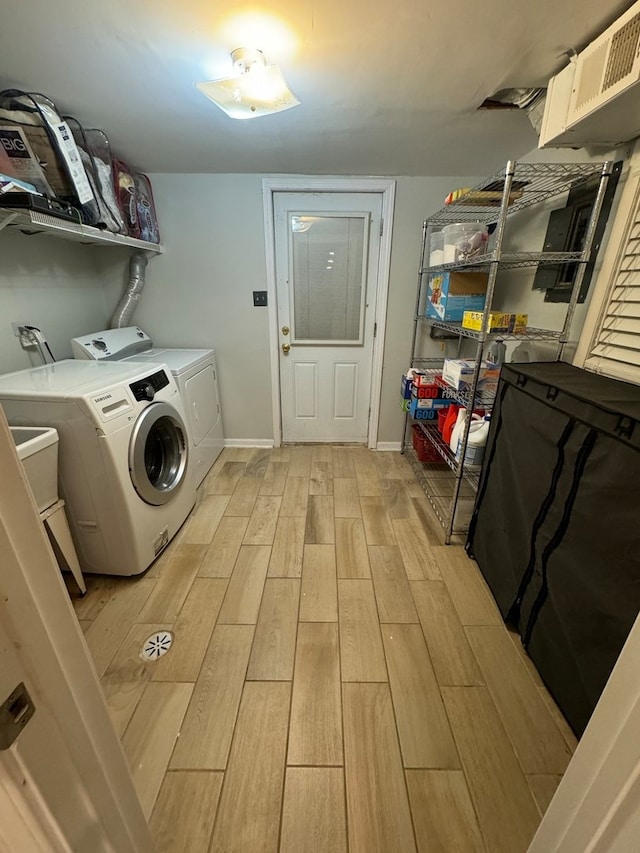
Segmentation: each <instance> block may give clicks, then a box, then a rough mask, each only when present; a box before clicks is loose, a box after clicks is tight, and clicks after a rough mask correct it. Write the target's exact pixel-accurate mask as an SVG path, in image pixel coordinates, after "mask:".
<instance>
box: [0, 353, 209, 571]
mask: <svg viewBox="0 0 640 853" xmlns="http://www.w3.org/2000/svg"><path fill="white" fill-rule="evenodd" d="M0 404H1V405H2V407H3V408H4V410H5V414H6V416H7V420H8V421H9V423H10V424H12V425H14V426H26V425H28V426H52V427H55V428H56V429H57V431H58V436H59V456H58V466H59V485H60V492H61V495H62V497H63V498H64V500H65V502H66V506H67V509H68V511H69V523H70V526H71V532H72V536H73V539H74V543H75V546H76V550H77V552H78V559H79V561H80V565H81V567H82V570H83V571H84V572H93V573H100V574H108V575H135V574H139V573H140V572H142V571H144V570H145V569H146V568H147V567H148V566H149V565H150V564H151V563H152V562H153V560H154V559H155V558H156V557H157V556H158V555H159V554H160V552H161V551H162V550H163V549H164V548H165V546H166V545H167V544H168V542H169V541H170V540H171V539H172V537H173V536H174V535H175V534H176V533H177V531H178V529H179V528H180V526H181V525H182V523H183V522H184V521H185V519H186V518H187V516H188V515H189V512H190V511H191V509H192V507H193V505H194V503H195V488H194V486H193V480H192V479H191V478H190V477H189V476H188V469H189V446H188V439H187V430H186V426H185V414H184V410H183V406H182V400H181V397H180V393H179V391H178V387H177V385H176V383H175V380H174V379H173V376H172V375H171V371H170V370H169V369H168V368H167V367H166V366H165V365H157V364H154V365H142V364H138V363H136V364H133V363H131V364H129V363H126V364H125V363H122V362H118V363H115V364H113V363H105V362H98V361H74V360H71V359H68V360H66V361H59V362H55V363H53V364H47V365H43V366H42V367H35V368H31V369H29V370H20V371H17V372H16V373H8V374H5V375H3V376H0Z"/></svg>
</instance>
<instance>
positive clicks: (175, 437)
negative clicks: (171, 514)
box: [129, 403, 188, 506]
mask: <svg viewBox="0 0 640 853" xmlns="http://www.w3.org/2000/svg"><path fill="white" fill-rule="evenodd" d="M187 447H188V443H187V431H186V429H185V425H184V422H183V420H182V418H181V417H180V415H179V414H178V412H177V411H176V409H174V408H173V406H170V405H169V404H168V403H152V404H151V405H150V406H147V408H146V409H145V410H144V411H143V412H142V413H141V414H140V416H139V417H138V420H137V421H136V423H135V426H134V428H133V431H132V434H131V441H130V443H129V472H130V474H131V482H132V483H133V485H134V488H135V490H136V492H137V493H138V494H139V495H140V497H141V498H142V500H143V501H145V502H146V503H148V504H152V505H153V506H161V505H162V504H166V503H169V501H170V500H171V499H172V498H173V497H174V496H175V494H176V492H177V491H178V489H179V488H180V486H181V485H182V483H183V482H184V479H185V477H186V473H187V456H188V450H187Z"/></svg>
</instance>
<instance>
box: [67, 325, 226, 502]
mask: <svg viewBox="0 0 640 853" xmlns="http://www.w3.org/2000/svg"><path fill="white" fill-rule="evenodd" d="M71 346H72V348H73V355H74V358H77V359H96V360H99V361H129V362H139V363H147V364H152V363H153V364H156V363H162V364H166V365H167V366H168V367H169V369H170V370H171V372H172V374H173V376H174V379H175V380H176V383H177V385H178V388H179V390H180V394H181V396H182V401H183V405H184V409H185V415H186V425H187V435H188V437H189V444H190V452H191V461H190V472H191V477H192V480H193V483H194V485H195V486H196V487H197V486H199V485H200V483H201V482H202V480H204V478H205V476H206V475H207V473H208V472H209V470H210V468H211V466H212V465H213V463H214V462H215V461H216V459H217V458H218V456H219V455H220V453H221V451H222V448H223V447H224V435H223V432H222V414H221V411H220V399H219V396H218V376H217V369H216V357H215V351H214V350H206V349H172V348H166V349H165V348H160V347H154V346H153V342H152V340H151V338H150V337H149V336H148V335H147V334H145V333H144V332H143V331H142V329H140V328H138V327H137V326H129V327H126V328H122V329H107V330H105V331H103V332H94V333H92V334H89V335H84V336H83V337H80V338H74V339H73V340H72V341H71Z"/></svg>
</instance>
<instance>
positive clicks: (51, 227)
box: [0, 208, 164, 254]
mask: <svg viewBox="0 0 640 853" xmlns="http://www.w3.org/2000/svg"><path fill="white" fill-rule="evenodd" d="M4 228H16V229H18V230H19V231H22V232H24V233H26V234H49V235H50V236H53V237H59V238H60V239H62V240H71V241H73V242H76V243H85V244H88V245H91V246H121V247H123V248H128V249H137V250H138V251H143V252H153V253H154V254H161V253H162V252H164V246H163V245H162V244H161V243H148V242H147V241H146V240H136V239H135V238H133V237H125V236H124V235H123V234H112V233H111V232H110V231H102V230H100V229H99V228H92V227H91V226H89V225H81V224H80V223H76V222H68V221H66V220H65V219H59V218H58V217H56V216H51V215H49V214H46V213H39V212H38V211H34V210H10V209H8V208H2V209H1V210H0V231H2V230H3V229H4Z"/></svg>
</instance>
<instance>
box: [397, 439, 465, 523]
mask: <svg viewBox="0 0 640 853" xmlns="http://www.w3.org/2000/svg"><path fill="white" fill-rule="evenodd" d="M405 456H406V458H407V459H408V460H409V462H410V463H411V467H412V469H413V472H414V474H415V476H416V479H417V480H418V482H419V483H420V485H421V486H422V489H423V491H424V493H425V496H426V497H427V499H428V501H429V503H430V505H431V508H432V509H433V511H434V513H435V515H436V518H437V519H438V521H439V523H440V524H441V525H442V527H443V528H445V529H446V528H447V526H448V523H449V521H448V519H449V515H450V512H451V500H452V497H453V490H454V488H455V475H454V473H453V472H452V471H451V470H450V468H448V467H445V466H442V465H433V464H432V465H430V464H428V463H424V462H420V460H419V459H418V457H417V455H416V452H415V450H414V449H413V448H412V447H407V448H406V449H405ZM476 491H477V487H475V486H474V485H473V484H472V483H469V482H468V481H464V480H463V482H462V485H461V487H460V497H459V500H458V506H457V512H456V518H455V520H454V527H453V530H452V531H451V536H464V535H465V533H466V531H467V528H468V520H469V518H470V517H471V513H472V512H473V506H474V503H475V493H476Z"/></svg>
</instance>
